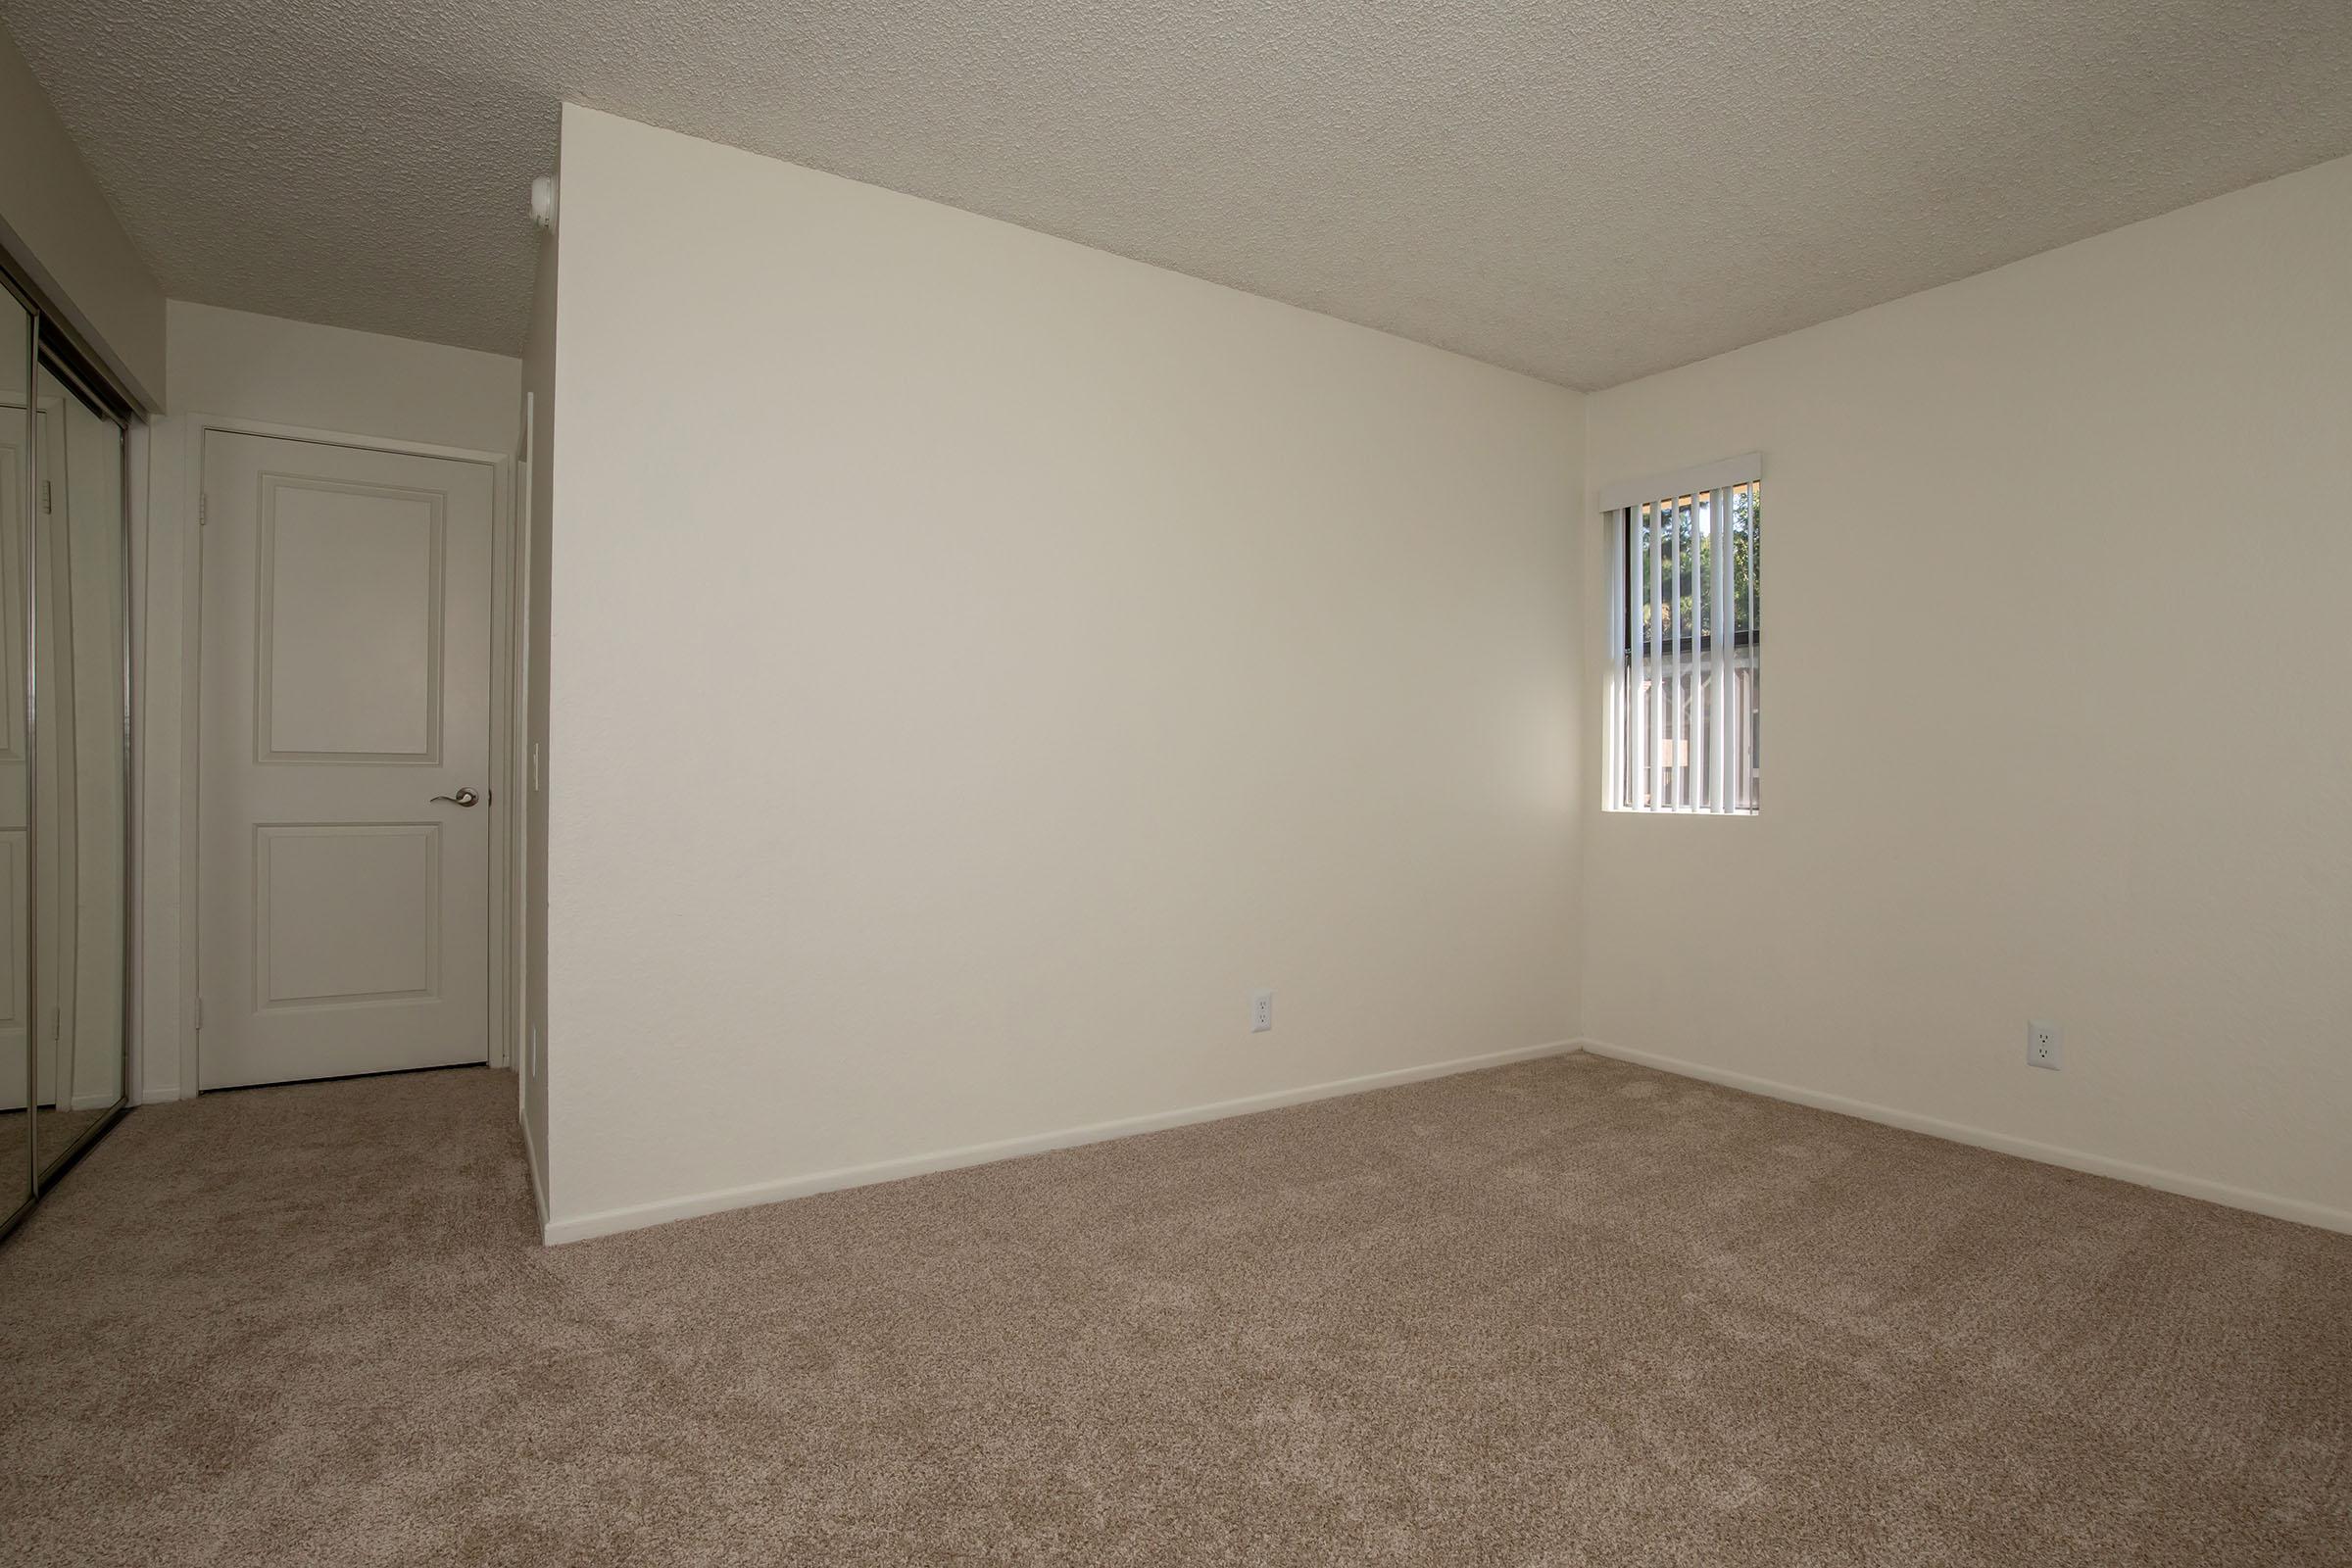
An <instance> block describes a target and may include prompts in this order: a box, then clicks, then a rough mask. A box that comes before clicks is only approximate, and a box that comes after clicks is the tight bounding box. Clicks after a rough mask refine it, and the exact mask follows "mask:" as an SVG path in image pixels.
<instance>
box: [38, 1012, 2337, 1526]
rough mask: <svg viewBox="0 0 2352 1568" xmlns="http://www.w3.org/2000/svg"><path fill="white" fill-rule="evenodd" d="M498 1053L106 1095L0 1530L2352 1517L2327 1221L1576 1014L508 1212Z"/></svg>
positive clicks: (74, 1184) (1946, 1522)
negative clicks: (597, 1219)
mask: <svg viewBox="0 0 2352 1568" xmlns="http://www.w3.org/2000/svg"><path fill="white" fill-rule="evenodd" d="M513 1101H514V1081H513V1080H512V1079H511V1078H509V1077H507V1076H506V1075H504V1074H496V1073H491V1072H488V1071H486V1070H481V1069H473V1070H465V1071H456V1072H447V1073H434V1074H425V1075H417V1076H410V1077H402V1078H387V1079H377V1080H371V1081H364V1082H356V1083H347V1084H330V1085H312V1086H304V1087H298V1088H290V1089H280V1090H268V1091H259V1092H252V1093H245V1094H236V1095H223V1096H218V1097H210V1098H207V1099H205V1100H202V1101H199V1102H197V1103H192V1104H180V1105H167V1106H161V1107H156V1108H151V1109H147V1110H141V1111H138V1112H135V1113H134V1114H133V1115H132V1116H131V1118H130V1120H129V1121H128V1122H127V1123H126V1124H125V1125H124V1126H123V1127H122V1128H120V1129H118V1130H117V1132H116V1133H115V1134H114V1135H113V1136H112V1137H111V1138H110V1139H109V1140H108V1141H107V1142H106V1143H105V1144H103V1145H101V1146H100V1148H99V1149H98V1150H97V1151H96V1152H93V1153H92V1154H91V1155H90V1156H89V1158H87V1159H86V1160H84V1161H83V1162H82V1164H81V1165H80V1166H79V1167H78V1168H77V1169H75V1170H74V1171H73V1174H72V1175H70V1176H69V1177H68V1178H67V1180H66V1181H65V1182H64V1183H63V1184H62V1186H61V1187H60V1188H59V1190H58V1192H57V1194H56V1196H55V1198H54V1199H53V1200H52V1201H51V1202H50V1203H49V1204H48V1206H46V1207H45V1208H44V1209H43V1210H42V1211H41V1212H40V1213H38V1214H36V1215H35V1216H34V1217H33V1219H32V1220H31V1221H30V1222H29V1223H28V1224H27V1226H26V1228H25V1230H24V1231H23V1232H22V1233H21V1234H20V1235H19V1236H18V1237H17V1238H16V1239H15V1240H14V1241H12V1242H10V1243H9V1244H7V1245H6V1246H5V1247H0V1310H4V1312H5V1321H4V1322H0V1352H4V1355H0V1359H4V1360H5V1365H6V1368H7V1382H6V1387H5V1390H4V1391H0V1398H4V1399H5V1401H6V1404H5V1409H6V1424H5V1436H4V1439H0V1498H4V1499H5V1505H4V1506H0V1527H4V1534H0V1541H4V1542H5V1544H4V1545H0V1555H5V1556H6V1558H7V1560H8V1561H10V1562H12V1563H17V1564H64V1563H135V1564H141V1565H148V1568H153V1565H159V1564H198V1563H231V1562H233V1563H264V1562H267V1563H298V1564H362V1563H449V1562H496V1563H564V1564H570V1563H581V1564H587V1563H612V1564H666V1563H695V1564H719V1563H744V1564H753V1563H758V1564H811V1565H825V1564H862V1563H909V1564H914V1563H920V1564H931V1563H958V1564H961V1563H1004V1564H1013V1563H1020V1564H1030V1563H1072V1564H1080V1563H1082V1564H1117V1563H1202V1564H1226V1563H1234V1564H1257V1563H1269V1564H1287V1563H1319V1564H1321V1563H1328V1564H1350V1563H1403V1562H1414V1563H1445V1564H1487V1563H1494V1564H1529V1565H1533V1564H1546V1565H1555V1568H1565V1565H1594V1568H1598V1565H1604V1564H1605V1565H1609V1568H1619V1565H1631V1564H1668V1563H1672V1564H1759V1563H1787V1564H1798V1563H1802V1564H1856V1563H1872V1564H1887V1565H1898V1564H1899V1565H1903V1568H1928V1565H1937V1564H1964V1563H1966V1564H1988V1563H1999V1564H2018V1565H2035V1568H2045V1565H2053V1564H2099V1565H2103V1568H2109V1565H2132V1564H2180V1565H2183V1568H2191V1565H2193V1568H2229V1565H2237V1564H2244V1565H2256V1564H2261V1565H2286V1564H2315V1565H2316V1564H2327V1565H2329V1568H2343V1565H2345V1564H2347V1563H2352V1238H2347V1237H2343V1236H2336V1235H2330V1234H2327V1233H2324V1232H2320V1231H2316V1230H2309V1229H2304V1228H2301V1227H2297V1226H2293V1225H2287V1224H2282V1223H2279V1222H2276V1221H2271V1220H2265V1219H2259V1218H2255V1217H2252V1216H2249V1215H2245V1214H2240V1213H2235V1212H2232V1211H2229V1210H2227V1209H2221V1208H2213V1207H2208V1206H2206V1205H2203V1204H2200V1203H2195V1202H2191V1201H2186V1200H2182V1199H2176V1198H2170V1197H2166V1196H2163V1195H2160V1194H2156V1193H2149V1192H2143V1191H2140V1190H2137V1189H2134V1188H2131V1187H2126V1186H2121V1185H2118V1184H2115V1183H2112V1182H2106V1181H2101V1180H2098V1179H2095V1178H2091V1177H2085V1176H2079V1175H2074V1174H2071V1173H2068V1172H2064V1171H2058V1170H2053V1169H2050V1168H2047V1167H2044V1166H2039V1165H2034V1164H2028V1163H2025V1162H2022V1161H2017V1160H2011V1159H2006V1158H2002V1157H2000V1156H1997V1155H1992V1154H1986V1153H1983V1152H1977V1151H1973V1150H1967V1149H1961V1148H1957V1147H1953V1146H1950V1145H1945V1144H1939V1143H1936V1142H1933V1141H1931V1140H1928V1139H1924V1138H1919V1137H1914V1136H1911V1135H1908V1134H1904V1133H1898V1132H1893V1131H1890V1130H1887V1129H1885V1128H1880V1127H1874V1126H1871V1125H1868V1124H1865V1123H1861V1122H1853V1121H1846V1120H1842V1119H1839V1118H1838V1117H1834V1116H1829V1115H1825V1114H1821V1113H1818V1112H1814V1111H1808V1110H1802V1109H1797V1108H1794V1107H1790V1106H1787V1105H1781V1104H1777V1103H1772V1102H1769V1101H1764V1100H1757V1099H1753V1098H1750V1097H1747V1096H1743V1095H1739V1094H1734V1093H1731V1092H1728V1091H1724V1090H1719V1089H1714V1088H1710V1087H1706V1086H1703V1085H1699V1084H1693V1083H1688V1082H1685V1081H1682V1080H1679V1079H1674V1078H1668V1077H1663V1076H1660V1075H1657V1074H1654V1073H1650V1072H1645V1071H1642V1070H1641V1069H1638V1068H1634V1067H1628V1066H1624V1065H1620V1064H1617V1063H1612V1062H1607V1061H1602V1060H1598V1059H1595V1058H1591V1057H1582V1056H1576V1057H1567V1058H1562V1059H1558V1060H1550V1061H1542V1062H1535V1063H1531V1064H1528V1065H1524V1066H1518V1067H1510V1068H1504V1069H1500V1070H1497V1071H1494V1072H1486V1073H1480V1074H1476V1075H1472V1076H1467V1077H1461V1078H1454V1079H1448V1080H1445V1081H1441V1082H1436V1083H1430V1084H1423V1085H1417V1086H1414V1087H1410V1088H1404V1089H1397V1090H1391V1091H1388V1092H1385V1093H1381V1094H1375V1095H1367V1096H1361V1097H1357V1098H1355V1099H1351V1100H1344V1101H1332V1102H1327V1103H1321V1104H1316V1105H1309V1106H1304V1107H1300V1108H1298V1109H1293V1110H1284V1111H1276V1112H1272V1113H1269V1114H1266V1115H1261V1116H1253V1117H1248V1118H1243V1119H1239V1120H1234V1121H1227V1122H1222V1123H1217V1124H1213V1125H1210V1126H1205V1127H1198V1128H1190V1129H1185V1130H1182V1131H1177V1132H1171V1133H1163V1134H1159V1135H1156V1136H1152V1137H1148V1138H1137V1139H1131V1140H1127V1141H1125V1142H1121V1143H1115V1144H1105V1145H1098V1146H1096V1147H1094V1148H1090V1149H1084V1150H1076V1151H1072V1152H1066V1153H1058V1154H1051V1155H1045V1156H1041V1157H1038V1158H1033V1159H1026V1160H1019V1161H1014V1162H1011V1163H1007V1164H1002V1165H996V1166H992V1167H985V1168H981V1169H977V1170H969V1171H960V1172H953V1173H949V1174H945V1175H940V1176H933V1177H926V1178H923V1179H921V1180H916V1181H909V1182H904V1183H900V1184H897V1185H893V1186H888V1187H873V1188H866V1189H863V1190H861V1191H857V1192H850V1193H840V1194H834V1195H830V1196H827V1197H821V1198H814V1199H809V1200H805V1201H800V1202H796V1203H791V1204H787V1205H783V1206H780V1207H771V1208H765V1209H756V1210H749V1211H745V1212H740V1213H735V1214H729V1215H723V1216H719V1217H716V1218H712V1219H708V1220H699V1221H693V1222H690V1223H686V1224H680V1225H672V1226H667V1227H664V1228H662V1229H659V1230H653V1231H645V1232H639V1233H637V1234H635V1235H632V1236H626V1237H619V1238H614V1239H611V1240H608V1241H603V1242H592V1243H585V1244H581V1245H578V1246H574V1247H570V1248H563V1249H557V1250H552V1251H550V1250H541V1249H539V1248H538V1247H537V1246H535V1245H534V1242H533V1239H532V1235H531V1229H530V1199H529V1196H528V1189H527V1187H526V1186H525V1178H524V1175H523V1170H522V1163H521V1154H520V1147H519V1143H518V1140H517V1137H516V1134H515V1113H514V1108H513ZM779 1163H780V1164H784V1163H789V1161H788V1160H784V1159H780V1160H779Z"/></svg>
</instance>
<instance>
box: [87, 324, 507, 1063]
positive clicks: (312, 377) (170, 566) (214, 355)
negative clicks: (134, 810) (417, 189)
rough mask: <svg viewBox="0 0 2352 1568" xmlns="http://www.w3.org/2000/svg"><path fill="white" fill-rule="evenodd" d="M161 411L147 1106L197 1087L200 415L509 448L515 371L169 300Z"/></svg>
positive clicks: (152, 474) (152, 544) (144, 755)
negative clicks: (189, 905)
mask: <svg viewBox="0 0 2352 1568" xmlns="http://www.w3.org/2000/svg"><path fill="white" fill-rule="evenodd" d="M167 320H168V322H169V326H170V336H169V340H168V347H169V354H168V365H169V378H170V380H169V384H170V386H171V388H172V402H171V406H170V407H171V412H170V413H169V414H168V415H166V416H164V417H159V418H157V419H155V420H154V421H153V424H152V429H151V432H150V435H149V439H148V440H147V442H146V443H145V444H146V447H147V449H148V452H147V484H146V486H145V492H144V497H145V505H146V508H147V519H148V520H147V526H146V528H145V530H144V532H143V534H142V535H141V543H142V545H143V548H144V556H145V559H144V562H143V578H142V582H143V590H142V591H143V595H144V607H145V622H144V627H143V630H144V636H143V638H142V641H141V647H140V650H139V654H138V659H139V669H140V672H141V675H142V677H143V678H142V681H141V685H140V701H139V714H138V725H139V729H138V742H139V752H140V764H141V765H140V769H139V780H138V789H139V800H140V813H141V823H142V834H141V843H140V850H139V853H140V861H141V879H140V880H141V887H140V916H139V918H140V922H141V932H140V954H141V956H140V960H139V961H140V970H139V972H140V975H141V977H142V980H143V982H144V984H143V987H142V991H141V996H140V1002H139V1007H140V1016H141V1019H142V1027H141V1031H140V1032H141V1041H140V1051H139V1056H140V1059H139V1062H138V1065H137V1068H136V1072H135V1076H134V1080H133V1081H134V1083H136V1084H137V1086H138V1093H139V1095H140V1097H141V1098H142V1099H145V1100H171V1099H174V1098H177V1097H178V1096H180V1095H182V1094H193V1093H195V1079H194V1076H193V1073H192V1071H191V1069H192V1067H193V1063H194V1056H193V1051H194V1032H193V1028H192V1025H193V1022H194V1019H193V1016H192V1008H191V999H190V993H189V991H188V978H189V976H191V975H192V974H193V973H194V972H195V947H194V943H195V930H194V927H193V925H192V924H191V923H190V921H189V919H188V918H187V911H185V910H184V909H183V908H182V895H183V893H184V892H186V891H188V890H190V889H192V887H193V881H194V875H195V865H194V861H193V859H192V857H193V854H194V849H195V836H194V828H195V823H194V820H193V818H192V817H191V816H190V815H189V814H188V810H187V809H188V806H189V804H190V803H189V802H188V801H187V800H186V798H185V797H184V796H183V794H182V791H181V784H182V780H183V779H185V778H187V777H191V776H193V768H194V766H195V750H194V748H195V744H196V734H195V730H194V728H193V726H192V725H191V724H189V723H187V722H185V718H186V715H187V714H189V713H191V712H193V711H194V708H195V693H194V681H195V677H196V673H197V671H196V668H195V661H194V658H193V657H192V656H193V652H194V650H193V648H192V645H191V644H190V643H189V641H188V638H189V636H190V635H191V633H192V632H193V629H194V627H195V625H196V610H197V586H198V577H197V570H196V562H197V557H196V549H195V530H196V517H195V514H194V506H193V499H192V489H193V477H194V475H195V472H196V469H197V466H199V465H200V463H201V460H202V451H201V446H200V442H199V430H200V428H201V425H202V423H203V420H204V419H205V418H207V417H210V418H217V419H229V420H240V421H249V422H254V423H259V424H264V425H270V426H273V427H276V426H282V427H288V428H293V429H299V430H307V431H319V432H324V433H329V434H335V435H348V436H361V437H368V438H372V439H376V440H383V441H394V442H411V443H419V444H423V445H429V446H441V447H456V448H464V449H466V450H469V451H480V452H492V453H500V454H505V453H512V452H514V451H515V446H516V443H517V442H518V440H519V439H520V431H521V412H520V411H521V401H522V365H521V362H520V361H519V360H514V359H509V358H506V357H505V356H502V355H496V354H481V353H476V352H474V351H473V350H470V349H456V348H445V347H443V346H441V345H439V344H432V343H417V342H412V341H410V340H408V339H405V338H395V337H384V336H381V335H379V334H376V333H373V332H354V331H349V330H347V329H345V328H342V327H334V326H315V325H312V324H310V323H308V322H302V321H288V320H282V319H278V318H276V317H270V316H254V315H249V314H247V313H245V312H243V311H224V310H217V309H214V308H213V307H211V306H204V305H191V304H188V303H186V302H185V301H182V300H173V301H172V302H171V304H170V308H169V311H168V314H167Z"/></svg>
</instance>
